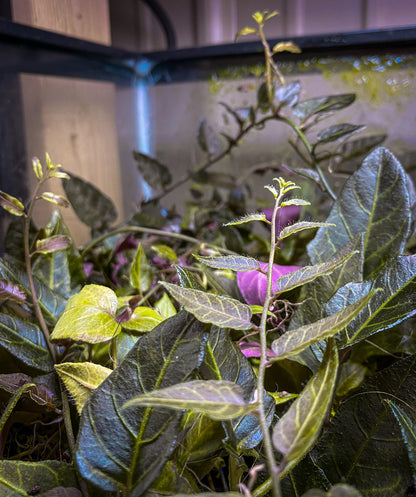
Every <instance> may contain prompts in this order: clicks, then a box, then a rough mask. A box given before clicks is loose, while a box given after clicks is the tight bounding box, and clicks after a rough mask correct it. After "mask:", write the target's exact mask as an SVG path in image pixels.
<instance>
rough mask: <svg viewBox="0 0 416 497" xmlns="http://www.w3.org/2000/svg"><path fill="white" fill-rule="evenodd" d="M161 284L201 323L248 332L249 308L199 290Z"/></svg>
mask: <svg viewBox="0 0 416 497" xmlns="http://www.w3.org/2000/svg"><path fill="white" fill-rule="evenodd" d="M161 284H162V285H163V286H164V287H165V288H166V290H167V291H168V292H169V293H170V294H171V295H172V297H173V298H174V299H176V300H177V301H178V302H179V303H180V304H181V305H182V306H183V307H184V309H185V310H187V311H188V312H190V313H191V314H193V315H194V316H195V317H196V318H197V319H199V321H201V322H203V323H212V324H215V325H217V326H221V327H226V328H233V329H235V330H248V329H250V328H251V327H252V324H251V316H252V312H251V309H250V307H249V306H248V305H246V304H243V303H241V302H239V301H238V300H235V299H232V298H230V297H220V296H218V295H214V294H211V293H206V292H202V291H201V290H194V289H191V288H181V287H179V286H177V285H172V284H171V283H166V282H161Z"/></svg>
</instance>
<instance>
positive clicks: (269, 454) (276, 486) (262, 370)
mask: <svg viewBox="0 0 416 497" xmlns="http://www.w3.org/2000/svg"><path fill="white" fill-rule="evenodd" d="M281 198H282V193H280V194H279V195H278V197H277V198H276V201H275V205H274V209H273V215H272V219H271V235H270V241H271V244H270V245H271V246H270V254H269V265H268V268H267V290H266V298H265V301H264V307H263V312H262V315H261V321H260V326H259V328H260V348H261V356H260V366H259V371H258V378H257V391H258V396H259V420H260V426H261V431H262V434H263V444H264V449H265V452H266V460H267V466H268V469H269V473H270V478H271V482H272V488H273V497H281V488H280V479H279V475H278V472H277V465H276V461H275V458H274V454H273V445H272V439H271V436H270V430H269V427H268V424H267V417H266V411H265V406H264V378H265V374H266V368H267V364H268V360H267V337H266V322H267V312H268V310H269V306H270V303H271V300H272V276H273V262H274V254H275V251H276V215H277V211H278V210H279V206H280V200H281Z"/></svg>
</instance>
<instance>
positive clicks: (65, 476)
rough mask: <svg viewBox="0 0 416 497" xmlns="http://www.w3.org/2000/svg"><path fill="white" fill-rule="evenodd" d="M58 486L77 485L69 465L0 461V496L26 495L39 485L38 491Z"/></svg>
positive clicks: (45, 490)
mask: <svg viewBox="0 0 416 497" xmlns="http://www.w3.org/2000/svg"><path fill="white" fill-rule="evenodd" d="M59 486H65V487H76V486H77V479H76V476H75V471H74V469H73V468H72V466H71V465H69V464H66V463H63V462H59V461H42V462H26V461H0V494H1V496H2V497H17V496H19V495H21V496H24V497H27V496H28V495H30V494H29V493H28V492H29V491H30V490H32V489H36V488H38V487H39V491H40V492H47V491H48V490H51V489H53V488H55V487H59Z"/></svg>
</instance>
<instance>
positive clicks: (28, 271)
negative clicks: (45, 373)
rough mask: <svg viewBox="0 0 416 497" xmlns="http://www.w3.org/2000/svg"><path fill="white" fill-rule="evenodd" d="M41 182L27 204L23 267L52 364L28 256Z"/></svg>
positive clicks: (51, 350)
mask: <svg viewBox="0 0 416 497" xmlns="http://www.w3.org/2000/svg"><path fill="white" fill-rule="evenodd" d="M42 184H43V182H42V181H39V182H38V184H37V186H36V188H35V191H34V193H33V196H32V199H31V201H30V203H29V208H28V211H27V215H26V218H25V226H24V236H23V238H24V242H23V243H24V252H25V265H26V274H27V279H28V282H29V288H30V293H31V294H32V302H33V308H34V310H35V314H36V317H37V319H38V321H39V325H40V328H41V330H42V333H43V336H44V338H45V341H46V344H47V346H48V348H49V352H50V353H51V356H52V359H53V361H54V362H56V349H55V347H54V345H53V344H52V343H51V342H50V341H49V330H48V327H47V325H46V322H45V319H44V317H43V314H42V311H41V308H40V305H39V301H38V298H37V295H36V289H35V282H34V280H33V273H32V265H31V260H30V258H31V254H30V246H29V234H30V221H31V219H32V214H33V208H34V206H35V202H36V200H37V195H38V192H39V190H40V187H41V186H42Z"/></svg>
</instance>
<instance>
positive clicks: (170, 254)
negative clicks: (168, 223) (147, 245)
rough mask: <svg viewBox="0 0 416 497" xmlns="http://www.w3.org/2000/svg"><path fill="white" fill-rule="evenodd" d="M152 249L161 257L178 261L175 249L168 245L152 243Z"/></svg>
mask: <svg viewBox="0 0 416 497" xmlns="http://www.w3.org/2000/svg"><path fill="white" fill-rule="evenodd" d="M151 249H152V250H154V251H155V252H156V254H157V255H158V257H160V258H161V259H167V260H169V261H173V262H177V261H178V256H177V255H176V253H175V251H174V250H173V249H172V248H171V247H169V246H168V245H152V247H151Z"/></svg>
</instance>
